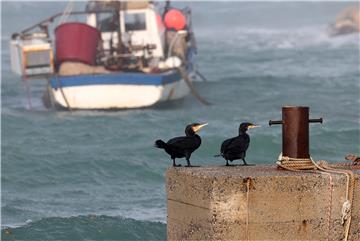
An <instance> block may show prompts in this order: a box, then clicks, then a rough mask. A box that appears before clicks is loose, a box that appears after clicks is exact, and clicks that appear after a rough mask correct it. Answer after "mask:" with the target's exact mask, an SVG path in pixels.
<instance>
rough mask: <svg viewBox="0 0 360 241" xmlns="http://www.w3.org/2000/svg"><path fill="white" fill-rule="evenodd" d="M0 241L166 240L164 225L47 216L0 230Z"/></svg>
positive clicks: (120, 219)
mask: <svg viewBox="0 0 360 241" xmlns="http://www.w3.org/2000/svg"><path fill="white" fill-rule="evenodd" d="M1 233H2V240H4V241H5V240H9V241H10V240H48V241H50V240H66V241H71V240H107V241H110V240H126V241H136V240H141V241H143V240H149V241H150V240H154V241H161V240H166V224H164V223H161V222H151V221H139V220H135V219H129V218H123V217H109V216H96V215H88V216H77V217H68V218H59V217H51V218H44V219H41V220H38V221H34V222H31V221H29V222H28V223H27V224H26V225H24V226H21V227H16V228H10V227H2V230H1Z"/></svg>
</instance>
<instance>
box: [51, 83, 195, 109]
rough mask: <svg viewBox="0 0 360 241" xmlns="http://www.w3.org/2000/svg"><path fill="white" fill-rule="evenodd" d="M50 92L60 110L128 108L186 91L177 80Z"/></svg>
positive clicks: (77, 87)
mask: <svg viewBox="0 0 360 241" xmlns="http://www.w3.org/2000/svg"><path fill="white" fill-rule="evenodd" d="M51 91H52V96H53V97H54V101H55V103H56V105H58V106H61V107H63V108H69V107H70V108H72V109H129V108H141V107H148V106H152V105H154V104H157V103H159V102H162V101H170V100H177V99H181V98H183V97H185V96H186V95H188V94H189V92H190V89H189V87H188V86H187V84H186V83H185V81H184V80H183V79H181V80H179V81H176V82H172V83H168V84H164V85H132V84H106V85H83V86H71V87H69V86H67V87H62V88H57V89H51ZM68 105H69V106H68Z"/></svg>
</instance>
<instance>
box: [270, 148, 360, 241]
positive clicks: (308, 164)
mask: <svg viewBox="0 0 360 241" xmlns="http://www.w3.org/2000/svg"><path fill="white" fill-rule="evenodd" d="M276 164H277V165H278V166H280V167H281V168H284V169H286V170H289V171H304V170H319V171H322V172H325V173H327V174H329V176H330V183H329V185H330V186H329V190H331V192H330V204H331V202H332V186H333V184H332V177H331V173H336V174H343V175H345V176H346V180H347V182H346V193H345V202H344V203H343V205H342V211H341V213H342V215H341V224H342V225H343V226H344V239H343V240H344V241H347V240H348V237H349V231H350V226H351V218H352V215H351V214H352V208H353V200H354V189H355V175H354V173H353V172H352V171H351V170H345V169H343V168H344V166H347V167H350V168H353V167H354V168H357V163H355V161H354V163H353V164H351V163H350V164H348V165H344V164H328V162H327V161H324V160H321V161H319V162H315V161H314V160H313V159H312V157H310V158H292V157H287V156H283V155H282V153H280V155H279V157H278V161H277V162H276ZM355 166H356V167H355ZM331 211H332V209H331V207H330V208H329V212H328V215H329V223H328V225H329V227H328V230H329V231H328V237H329V232H330V221H331V220H330V219H331Z"/></svg>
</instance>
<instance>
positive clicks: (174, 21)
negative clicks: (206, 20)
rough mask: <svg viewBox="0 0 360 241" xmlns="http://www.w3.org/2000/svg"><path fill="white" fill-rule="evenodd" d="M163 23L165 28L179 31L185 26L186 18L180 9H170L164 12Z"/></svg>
mask: <svg viewBox="0 0 360 241" xmlns="http://www.w3.org/2000/svg"><path fill="white" fill-rule="evenodd" d="M164 23H165V27H166V28H167V29H175V30H176V31H179V30H182V29H184V28H185V26H186V18H185V16H184V14H183V13H182V12H181V11H180V10H178V9H171V10H169V11H168V12H167V13H166V14H165V18H164Z"/></svg>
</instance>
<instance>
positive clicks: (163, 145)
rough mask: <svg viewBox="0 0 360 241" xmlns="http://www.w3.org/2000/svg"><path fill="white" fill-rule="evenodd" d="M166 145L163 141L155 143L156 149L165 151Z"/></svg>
mask: <svg viewBox="0 0 360 241" xmlns="http://www.w3.org/2000/svg"><path fill="white" fill-rule="evenodd" d="M165 146H166V143H165V142H164V141H162V140H157V141H155V147H157V148H160V149H165Z"/></svg>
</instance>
